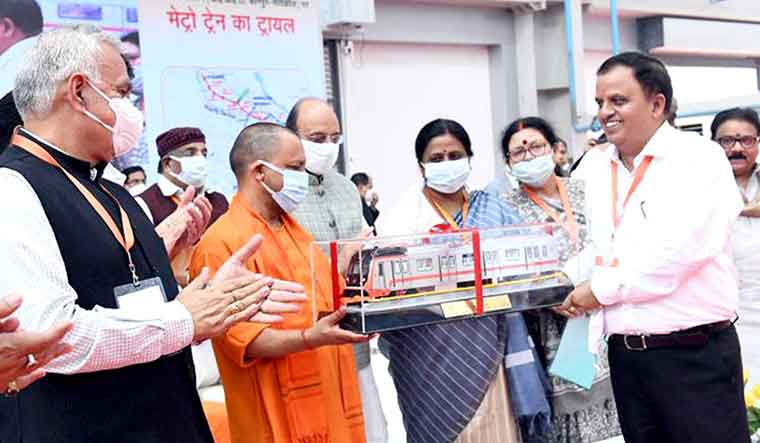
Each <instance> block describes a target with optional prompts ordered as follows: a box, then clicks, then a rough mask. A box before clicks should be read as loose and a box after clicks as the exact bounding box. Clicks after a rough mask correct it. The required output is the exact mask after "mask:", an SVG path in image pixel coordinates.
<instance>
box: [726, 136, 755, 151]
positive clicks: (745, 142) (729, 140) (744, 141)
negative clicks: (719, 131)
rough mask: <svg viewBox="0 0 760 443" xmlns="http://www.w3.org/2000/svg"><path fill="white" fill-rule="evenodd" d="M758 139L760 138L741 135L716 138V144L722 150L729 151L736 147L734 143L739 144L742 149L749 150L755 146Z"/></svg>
mask: <svg viewBox="0 0 760 443" xmlns="http://www.w3.org/2000/svg"><path fill="white" fill-rule="evenodd" d="M758 139H760V137H758V136H756V135H742V136H741V137H730V136H729V137H718V144H720V145H721V146H722V147H723V149H731V148H733V147H734V145H736V142H739V144H740V145H741V146H742V148H745V149H746V148H751V147H753V146H755V144H756V143H757V141H758Z"/></svg>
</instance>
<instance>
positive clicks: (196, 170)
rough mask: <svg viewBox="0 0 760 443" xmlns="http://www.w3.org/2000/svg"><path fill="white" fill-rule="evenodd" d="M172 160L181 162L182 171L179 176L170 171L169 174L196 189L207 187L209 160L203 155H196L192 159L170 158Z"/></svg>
mask: <svg viewBox="0 0 760 443" xmlns="http://www.w3.org/2000/svg"><path fill="white" fill-rule="evenodd" d="M169 158H171V159H172V160H175V161H177V162H179V164H180V166H182V171H181V172H180V173H179V174H175V173H174V172H172V171H171V170H169V174H171V175H172V177H174V178H176V179H177V180H179V181H181V182H182V183H184V184H186V185H188V186H193V187H195V189H196V190H197V189H201V188H203V187H204V186H206V178H207V177H208V160H207V159H206V157H204V156H202V155H194V156H192V157H175V156H173V155H171V156H169Z"/></svg>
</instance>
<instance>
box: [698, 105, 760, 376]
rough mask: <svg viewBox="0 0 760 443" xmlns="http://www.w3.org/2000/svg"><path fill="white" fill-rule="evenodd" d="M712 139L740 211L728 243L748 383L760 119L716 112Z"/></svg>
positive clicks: (758, 345) (754, 362) (756, 276)
mask: <svg viewBox="0 0 760 443" xmlns="http://www.w3.org/2000/svg"><path fill="white" fill-rule="evenodd" d="M710 129H711V130H712V139H713V140H715V141H716V142H718V144H719V145H721V147H722V148H723V150H724V151H725V152H726V156H727V157H728V160H729V161H730V162H731V168H732V169H733V171H734V177H735V179H736V185H737V187H738V188H739V191H740V192H741V195H742V199H743V200H744V210H742V213H741V215H740V216H739V218H738V219H737V220H736V223H735V224H734V229H733V233H732V236H731V243H732V247H733V252H734V261H735V263H736V268H737V270H738V271H739V320H738V321H737V322H736V330H737V332H738V333H739V341H740V342H741V345H742V357H743V358H742V360H743V361H742V363H743V364H744V368H745V369H747V370H748V371H749V374H750V379H751V383H753V384H754V383H756V382H757V380H759V379H760V378H758V377H760V235H758V233H760V168H758V165H757V154H758V135H759V134H760V118H758V115H757V112H756V111H755V110H754V109H751V108H733V109H728V110H725V111H723V112H720V113H718V115H716V116H715V119H714V120H713V122H712V125H710Z"/></svg>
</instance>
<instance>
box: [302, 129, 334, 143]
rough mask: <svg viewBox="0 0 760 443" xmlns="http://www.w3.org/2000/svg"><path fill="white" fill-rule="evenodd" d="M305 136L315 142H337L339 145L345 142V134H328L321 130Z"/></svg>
mask: <svg viewBox="0 0 760 443" xmlns="http://www.w3.org/2000/svg"><path fill="white" fill-rule="evenodd" d="M305 138H306V140H309V141H310V142H314V143H318V144H322V143H335V144H336V145H339V144H341V143H343V134H333V135H327V134H322V133H321V132H317V133H314V134H309V135H307V136H306V137H305Z"/></svg>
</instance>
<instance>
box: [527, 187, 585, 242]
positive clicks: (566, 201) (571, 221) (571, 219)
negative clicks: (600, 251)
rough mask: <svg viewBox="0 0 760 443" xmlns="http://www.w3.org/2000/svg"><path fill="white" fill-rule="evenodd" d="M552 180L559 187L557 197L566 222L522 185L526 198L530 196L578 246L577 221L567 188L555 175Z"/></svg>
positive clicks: (534, 193) (531, 190)
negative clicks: (560, 202)
mask: <svg viewBox="0 0 760 443" xmlns="http://www.w3.org/2000/svg"><path fill="white" fill-rule="evenodd" d="M554 182H555V183H556V184H557V188H558V189H559V198H560V201H562V208H563V209H564V211H565V215H566V216H567V222H566V223H565V222H563V221H562V218H561V217H560V214H559V213H558V212H557V211H555V210H554V209H552V208H551V207H550V206H549V205H548V204H546V202H545V201H544V200H543V199H542V198H541V197H539V196H538V195H537V194H536V192H535V191H534V190H533V189H531V188H529V187H527V186H525V185H523V187H522V188H523V191H525V193H526V194H527V195H528V198H530V199H531V200H532V201H533V203H535V204H536V205H538V207H540V208H541V209H543V210H544V212H545V213H546V215H548V216H549V217H551V218H552V220H554V221H555V222H556V223H557V224H559V225H560V226H562V228H563V229H564V230H565V231H567V233H568V234H569V235H570V241H572V242H573V245H574V246H576V247H577V246H578V223H577V222H576V221H575V214H574V213H573V207H572V206H571V205H570V197H569V196H568V194H567V188H566V187H565V183H564V182H563V181H562V180H560V179H558V178H557V177H556V176H554Z"/></svg>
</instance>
